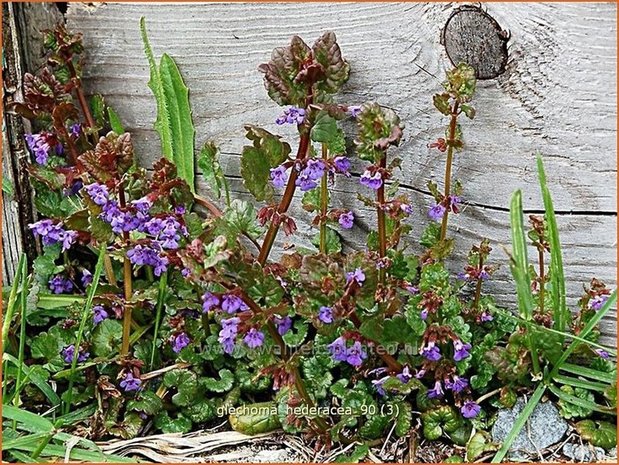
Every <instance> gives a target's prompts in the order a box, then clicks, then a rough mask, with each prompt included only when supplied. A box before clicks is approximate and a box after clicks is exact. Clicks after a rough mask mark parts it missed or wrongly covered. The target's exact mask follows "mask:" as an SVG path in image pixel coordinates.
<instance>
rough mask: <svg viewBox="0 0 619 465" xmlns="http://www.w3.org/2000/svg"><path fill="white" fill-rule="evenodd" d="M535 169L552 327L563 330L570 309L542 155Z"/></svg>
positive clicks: (538, 158)
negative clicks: (541, 205)
mask: <svg viewBox="0 0 619 465" xmlns="http://www.w3.org/2000/svg"><path fill="white" fill-rule="evenodd" d="M537 171H538V173H539V184H540V187H541V190H542V198H543V199H544V209H545V210H546V213H545V218H546V223H547V227H548V242H549V243H550V270H549V271H550V282H551V284H552V288H551V296H552V309H553V321H554V325H553V326H554V329H556V330H558V331H565V328H566V325H567V324H568V321H569V318H570V311H569V309H568V308H567V305H566V303H565V277H564V276H563V258H562V255H561V242H560V241H559V227H558V226H557V218H556V215H555V210H554V206H553V203H552V197H551V195H550V190H549V189H548V183H547V182H546V172H545V171H544V163H543V162H542V157H541V156H540V155H538V156H537Z"/></svg>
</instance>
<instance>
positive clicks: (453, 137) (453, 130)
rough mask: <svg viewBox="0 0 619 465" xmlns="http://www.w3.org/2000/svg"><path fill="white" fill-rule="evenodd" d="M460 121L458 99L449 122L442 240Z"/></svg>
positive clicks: (445, 227)
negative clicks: (445, 204)
mask: <svg viewBox="0 0 619 465" xmlns="http://www.w3.org/2000/svg"><path fill="white" fill-rule="evenodd" d="M457 122H458V101H457V100H456V101H455V102H454V104H453V107H452V108H451V121H450V122H449V140H448V141H447V162H446V164H445V199H446V202H447V208H446V209H445V214H444V215H443V221H442V223H441V242H443V241H444V240H445V236H446V235H447V218H448V216H449V210H450V209H451V205H450V203H449V195H450V194H451V165H452V163H453V155H454V142H455V140H456V128H457Z"/></svg>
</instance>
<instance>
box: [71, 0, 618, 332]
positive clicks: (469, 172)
mask: <svg viewBox="0 0 619 465" xmlns="http://www.w3.org/2000/svg"><path fill="white" fill-rule="evenodd" d="M456 6H457V5H455V4H449V3H444V4H443V3H431V4H430V3H381V4H373V3H363V4H351V3H329V4H327V3H324V4H323V3H321V4H292V3H291V4H221V3H217V4H191V5H189V4H183V5H181V4H167V5H165V4H150V5H145V4H141V5H138V4H113V3H108V4H97V5H95V6H92V5H88V6H86V5H83V4H70V6H69V11H68V14H67V18H68V24H69V26H70V27H71V28H73V29H76V30H80V31H82V32H83V33H84V36H85V45H86V50H87V53H88V55H87V57H86V60H85V63H84V68H85V80H86V85H87V88H88V89H89V91H90V92H99V93H101V94H103V95H104V96H105V97H106V100H107V102H108V103H109V104H110V105H112V106H113V107H114V108H115V109H116V110H117V112H118V113H119V115H120V116H121V118H122V120H123V123H124V124H125V126H126V128H127V129H128V130H129V131H131V132H132V133H133V134H134V140H135V142H136V146H137V151H138V154H139V157H140V160H141V162H142V163H143V164H144V165H146V166H149V165H150V163H151V162H152V161H153V160H154V159H156V158H157V157H159V155H160V149H159V140H158V136H157V134H156V133H155V132H154V130H153V122H154V120H155V104H154V100H153V97H152V95H151V93H150V90H149V89H148V87H147V86H146V83H147V81H148V68H147V64H146V60H145V58H144V54H143V50H142V44H141V41H140V37H139V29H138V21H139V18H140V17H141V16H145V17H146V22H147V27H148V31H149V35H150V38H151V43H152V45H153V49H154V50H155V53H156V54H157V55H161V53H163V52H167V53H169V54H170V55H171V56H173V57H174V58H175V60H176V61H177V63H178V65H179V67H180V69H181V72H182V73H183V76H184V78H185V81H186V83H187V85H188V87H189V88H190V89H191V93H190V98H191V104H192V108H193V114H194V122H195V124H196V129H197V136H196V144H197V146H198V147H199V146H201V145H202V143H204V142H205V141H206V140H208V139H214V140H215V141H216V142H217V143H218V144H219V145H220V146H221V149H222V152H223V153H224V155H225V156H224V159H223V163H222V164H223V167H224V170H225V172H226V174H227V175H228V176H229V177H230V179H231V180H232V183H233V185H234V190H235V196H237V197H246V194H245V193H244V192H245V191H244V189H243V188H242V185H241V184H240V182H239V180H238V173H239V160H238V153H240V151H241V148H242V146H243V145H244V144H245V141H244V140H243V137H244V131H243V129H242V128H243V125H244V124H247V123H249V124H258V125H262V126H264V127H265V128H266V129H268V130H272V131H277V130H281V128H278V127H277V126H276V125H275V124H274V120H275V118H276V117H277V116H278V115H279V113H280V109H279V108H278V107H277V106H276V105H275V104H274V103H273V102H271V101H270V100H269V99H268V97H267V95H266V92H265V91H264V90H263V86H262V76H261V75H260V73H258V72H257V66H258V65H259V64H260V63H262V62H264V61H266V60H268V58H269V55H270V51H271V50H272V49H273V48H274V47H276V46H280V45H282V44H284V43H287V42H288V40H289V38H290V36H291V35H293V34H299V35H301V36H302V37H303V38H305V39H306V41H308V42H311V41H313V40H314V39H315V38H316V37H318V35H319V34H320V33H321V32H323V31H325V30H333V31H335V32H336V34H337V36H338V41H339V43H340V44H341V47H342V50H343V53H344V56H345V57H346V59H347V60H348V61H349V62H350V64H351V67H352V72H351V79H350V81H349V83H348V84H347V85H346V86H345V89H344V92H343V94H342V95H341V96H340V99H341V101H342V102H346V103H350V104H356V103H361V102H363V101H367V100H377V101H379V102H380V103H382V104H383V105H386V106H388V107H391V108H393V109H395V110H396V111H397V112H398V113H399V114H400V116H401V117H402V119H403V121H404V122H405V124H406V131H405V138H404V140H403V143H402V145H401V146H400V147H399V148H398V150H397V151H396V153H395V154H396V155H398V156H399V157H401V158H402V159H403V165H402V168H403V170H402V173H401V175H400V178H401V179H402V181H403V184H404V185H405V186H406V189H407V190H409V191H410V193H411V194H412V195H413V198H414V200H415V201H416V212H415V214H414V215H413V216H412V218H411V223H412V224H413V226H414V231H413V234H412V237H413V238H414V237H417V236H418V233H419V231H420V230H421V227H422V225H423V224H424V223H425V221H426V216H425V208H426V207H427V206H428V205H429V203H430V200H431V199H430V197H429V195H428V193H427V192H426V188H425V185H426V183H427V181H428V180H430V179H432V180H436V181H437V182H439V184H441V183H442V179H441V178H442V173H443V165H444V159H443V155H442V154H440V153H437V152H436V151H432V150H429V149H428V148H427V145H428V143H429V142H431V141H432V140H434V139H436V138H437V137H440V136H441V135H442V134H443V133H444V127H445V124H446V121H445V119H444V118H442V117H441V116H440V115H438V113H437V112H436V111H434V110H433V109H432V104H431V96H432V94H433V93H434V92H436V91H438V90H439V89H440V80H441V77H442V75H443V74H444V70H445V68H446V67H449V66H450V64H449V60H448V58H447V57H446V55H445V52H444V49H443V47H442V46H441V45H440V42H439V40H440V32H441V29H442V28H443V26H444V24H445V21H446V20H447V18H448V17H449V15H450V14H451V11H452V10H453V8H455V7H456ZM486 7H487V10H488V12H489V13H490V14H491V15H492V16H493V17H494V18H495V19H496V20H497V21H498V22H499V24H500V25H501V26H502V27H503V28H504V29H507V30H509V31H510V32H511V40H510V42H509V61H508V64H507V69H506V72H505V73H504V74H502V75H501V76H500V77H499V78H497V79H496V80H489V81H484V82H480V83H479V85H478V92H477V95H476V99H475V105H476V106H477V108H478V116H477V117H476V119H475V120H474V121H464V122H463V129H464V134H465V143H466V148H465V150H464V151H463V152H462V153H461V154H459V155H458V157H457V159H456V162H455V176H456V177H457V178H458V179H460V180H461V181H462V183H463V184H464V197H465V199H466V200H467V201H468V202H470V205H469V207H468V208H467V209H466V211H465V212H464V213H463V214H462V215H460V216H458V217H457V218H455V219H454V222H453V224H452V233H453V234H455V231H456V230H459V231H460V234H458V246H459V250H462V251H465V250H466V249H467V248H468V247H469V246H470V245H471V244H472V243H474V242H478V241H479V239H480V238H481V237H489V238H490V239H491V240H492V242H493V243H494V247H495V251H496V253H495V254H494V260H495V261H497V262H500V263H502V264H503V266H502V271H501V272H500V273H499V274H498V275H497V279H496V280H495V281H494V282H493V283H491V284H489V285H488V289H487V290H488V292H493V293H494V294H495V295H497V296H498V297H499V300H500V301H501V302H502V303H503V304H505V305H513V301H514V287H513V283H512V282H511V280H510V279H509V276H508V270H507V266H505V265H506V258H505V254H504V253H503V252H502V251H501V250H500V247H498V246H497V245H498V244H499V243H503V244H508V242H509V240H508V239H509V229H508V219H507V218H508V215H507V211H506V207H507V205H508V204H509V198H510V196H511V194H512V192H513V191H514V190H515V189H522V190H523V194H524V200H525V205H526V208H528V209H531V210H541V208H542V201H541V195H540V192H539V188H538V185H537V179H536V174H535V153H536V152H538V151H539V152H541V153H542V154H543V156H544V161H545V164H546V170H547V172H548V174H549V178H550V182H551V190H552V192H553V195H554V198H555V204H556V209H557V210H558V211H559V213H560V214H559V221H560V224H561V226H562V231H561V232H562V240H563V244H564V250H565V252H564V253H565V266H566V275H567V278H568V280H569V282H568V294H569V301H570V302H571V303H572V304H573V303H574V302H575V300H576V299H577V297H578V295H579V294H580V292H581V290H582V283H583V282H588V281H589V280H590V278H591V277H593V276H598V277H599V278H600V279H602V280H605V281H606V282H607V283H608V284H609V285H612V286H613V287H614V286H615V285H616V276H615V269H616V240H615V237H616V99H617V96H616V90H615V85H614V83H615V82H616V23H615V16H616V6H615V5H614V4H610V3H609V4H557V3H548V4H531V3H520V4H518V3H517V4H513V3H510V4H501V3H491V4H487V5H486V6H484V8H486ZM435 76H436V77H435ZM347 130H348V131H349V133H352V131H353V128H352V126H349V127H348V128H347ZM284 134H285V135H286V136H287V137H288V138H290V140H291V142H292V141H293V138H292V136H293V134H292V131H291V130H286V131H284ZM293 145H294V144H293ZM362 169H363V168H362V164H361V163H355V164H354V172H355V174H356V176H358V174H359V173H360V172H361V171H362ZM355 179H356V177H355V178H353V180H351V181H347V180H343V181H338V184H337V186H336V187H335V188H334V201H335V203H336V204H337V205H347V206H350V207H354V208H355V209H357V210H358V207H357V205H358V203H357V202H355V201H354V195H351V194H352V193H354V192H356V191H361V190H362V189H363V188H362V187H361V186H359V185H358V183H356V182H355ZM359 212H360V213H359V217H360V224H359V226H357V227H356V228H355V230H353V231H352V232H351V233H350V234H348V233H347V234H345V235H346V237H347V244H348V245H349V246H351V247H361V246H362V244H363V237H364V234H363V233H364V232H366V231H367V230H369V229H371V228H373V227H374V223H373V220H372V219H371V217H370V216H369V212H364V211H363V210H359ZM294 214H295V216H296V217H297V219H298V221H297V222H298V223H300V226H301V231H302V233H301V235H300V237H299V239H298V240H297V239H296V238H295V243H307V242H308V237H309V235H308V223H307V219H308V218H307V216H306V215H305V214H304V213H303V212H301V211H300V210H298V209H297V210H294ZM283 240H285V239H283ZM281 241H282V238H280V243H281ZM463 256H464V252H461V253H459V254H456V255H455V256H454V259H453V260H452V263H451V265H452V268H453V269H454V270H456V269H457V268H458V267H459V266H461V265H462V259H463ZM615 322H616V318H615V317H614V316H613V317H611V318H608V319H607V320H606V321H605V322H604V340H605V342H607V343H610V342H612V343H613V344H615V343H616V342H614V341H615V334H616V323H615Z"/></svg>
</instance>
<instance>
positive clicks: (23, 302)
mask: <svg viewBox="0 0 619 465" xmlns="http://www.w3.org/2000/svg"><path fill="white" fill-rule="evenodd" d="M27 267H28V261H27V260H24V262H23V263H22V272H21V279H20V285H19V287H20V288H21V289H20V291H19V292H20V296H19V297H20V299H19V309H20V315H19V316H20V318H19V320H20V321H19V352H18V358H17V359H18V361H19V364H18V365H17V377H16V378H15V393H14V397H13V404H14V405H15V406H18V405H19V404H20V401H19V394H20V392H21V390H22V388H23V387H24V384H25V383H24V379H23V375H24V372H23V369H22V368H23V367H24V356H25V353H26V325H27V321H26V307H27V303H28V302H27V299H28V287H29V284H30V278H28V276H27ZM13 429H15V424H13Z"/></svg>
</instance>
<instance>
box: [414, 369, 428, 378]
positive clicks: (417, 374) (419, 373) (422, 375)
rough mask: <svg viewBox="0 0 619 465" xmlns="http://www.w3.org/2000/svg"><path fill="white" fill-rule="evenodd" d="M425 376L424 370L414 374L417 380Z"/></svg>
mask: <svg viewBox="0 0 619 465" xmlns="http://www.w3.org/2000/svg"><path fill="white" fill-rule="evenodd" d="M425 375H426V370H419V371H418V372H417V373H415V378H417V379H421V378H423V377H424V376H425Z"/></svg>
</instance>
